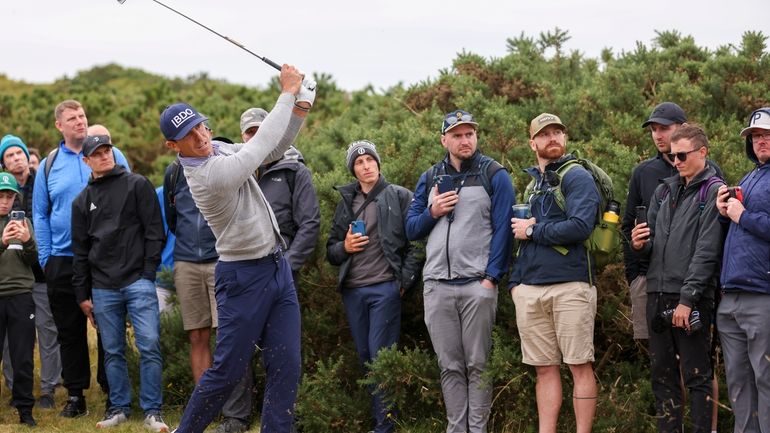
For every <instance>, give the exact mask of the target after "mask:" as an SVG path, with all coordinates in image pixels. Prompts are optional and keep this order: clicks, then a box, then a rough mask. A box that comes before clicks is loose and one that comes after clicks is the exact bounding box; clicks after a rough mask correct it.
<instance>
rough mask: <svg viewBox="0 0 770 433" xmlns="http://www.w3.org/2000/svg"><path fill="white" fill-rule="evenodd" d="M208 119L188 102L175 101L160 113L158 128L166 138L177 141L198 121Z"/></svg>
mask: <svg viewBox="0 0 770 433" xmlns="http://www.w3.org/2000/svg"><path fill="white" fill-rule="evenodd" d="M207 120H209V119H208V117H206V116H204V115H202V114H200V113H199V112H198V111H196V110H195V108H193V107H192V106H190V105H189V104H185V103H184V102H177V103H176V104H174V105H169V106H168V107H166V109H165V110H163V113H161V114H160V130H161V132H163V136H164V137H166V140H170V141H178V140H181V139H183V138H184V136H185V135H187V133H188V132H190V130H192V129H193V128H195V127H196V126H198V124H199V123H201V122H205V121H207Z"/></svg>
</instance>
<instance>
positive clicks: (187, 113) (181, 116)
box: [171, 108, 195, 128]
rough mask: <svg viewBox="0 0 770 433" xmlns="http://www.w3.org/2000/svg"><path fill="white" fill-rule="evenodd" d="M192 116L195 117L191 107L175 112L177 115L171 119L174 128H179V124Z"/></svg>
mask: <svg viewBox="0 0 770 433" xmlns="http://www.w3.org/2000/svg"><path fill="white" fill-rule="evenodd" d="M193 117H195V112H194V111H193V110H192V109H191V108H186V109H184V110H183V111H180V112H179V113H177V115H176V116H174V117H173V118H172V119H171V123H172V124H173V125H174V127H175V128H179V125H181V124H183V123H185V122H186V121H188V120H189V119H192V118H193Z"/></svg>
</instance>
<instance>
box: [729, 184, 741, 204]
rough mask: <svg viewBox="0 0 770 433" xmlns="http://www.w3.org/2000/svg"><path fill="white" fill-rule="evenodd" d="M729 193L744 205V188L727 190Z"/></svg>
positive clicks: (735, 187)
mask: <svg viewBox="0 0 770 433" xmlns="http://www.w3.org/2000/svg"><path fill="white" fill-rule="evenodd" d="M727 192H728V193H730V197H732V198H734V199H736V200H738V201H739V202H741V203H743V188H741V187H739V186H731V187H729V188H727Z"/></svg>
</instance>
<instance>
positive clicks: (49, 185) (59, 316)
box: [32, 99, 129, 418]
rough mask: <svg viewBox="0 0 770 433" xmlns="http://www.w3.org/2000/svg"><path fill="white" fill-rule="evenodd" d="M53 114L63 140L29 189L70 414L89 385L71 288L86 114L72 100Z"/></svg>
mask: <svg viewBox="0 0 770 433" xmlns="http://www.w3.org/2000/svg"><path fill="white" fill-rule="evenodd" d="M54 115H55V117H56V129H58V130H59V132H61V134H62V137H63V140H62V141H60V142H59V145H58V147H57V148H56V149H54V151H52V152H51V153H49V155H48V156H47V157H46V158H44V159H43V161H41V162H40V170H38V172H37V175H36V176H35V189H34V191H33V193H32V217H33V220H34V223H35V224H34V225H35V233H36V237H37V246H38V248H37V249H38V258H39V260H40V266H42V267H43V270H44V271H45V279H46V281H47V283H48V299H49V301H50V304H51V313H52V314H53V319H54V322H55V323H56V329H57V331H58V340H59V347H60V350H61V363H62V379H64V387H65V388H67V394H68V395H69V397H68V399H67V404H66V405H65V406H64V409H63V410H62V412H61V413H60V414H59V415H60V416H62V417H65V418H74V417H79V416H83V415H86V414H87V413H88V410H87V408H86V400H85V397H84V396H83V390H84V389H88V387H89V386H90V384H91V362H90V361H89V356H88V334H87V332H86V317H85V316H84V315H83V312H82V311H80V307H78V303H77V301H76V299H75V292H74V290H73V288H72V248H71V242H72V232H71V224H72V201H73V200H74V199H75V197H77V195H78V194H79V193H80V191H82V190H83V188H85V186H86V184H88V179H89V178H90V176H91V168H90V167H88V166H87V165H86V163H85V162H83V141H84V140H85V138H86V135H87V130H88V118H87V117H86V113H85V111H84V110H83V106H82V105H81V104H80V103H79V102H78V101H75V100H72V99H69V100H66V101H63V102H61V103H60V104H59V105H57V106H56V109H55V110H54ZM113 150H114V152H115V162H116V163H117V164H118V165H122V166H124V167H125V168H126V169H127V170H128V169H129V168H128V161H126V157H125V156H123V154H122V153H121V152H120V150H118V149H116V148H113ZM54 152H55V153H54ZM49 158H50V159H51V160H52V163H50V164H49V163H48V161H49ZM47 166H50V172H49V173H46V171H48V170H46V167H47ZM100 385H102V388H103V389H104V388H106V387H107V384H106V383H100Z"/></svg>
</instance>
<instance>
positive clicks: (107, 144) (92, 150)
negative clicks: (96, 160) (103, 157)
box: [83, 143, 112, 156]
mask: <svg viewBox="0 0 770 433" xmlns="http://www.w3.org/2000/svg"><path fill="white" fill-rule="evenodd" d="M102 146H110V147H112V143H102V144H100V145H98V146H96V147H94V148H93V149H91V151H90V152H88V153H85V152H83V156H91V155H93V154H94V152H96V149H98V148H100V147H102Z"/></svg>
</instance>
